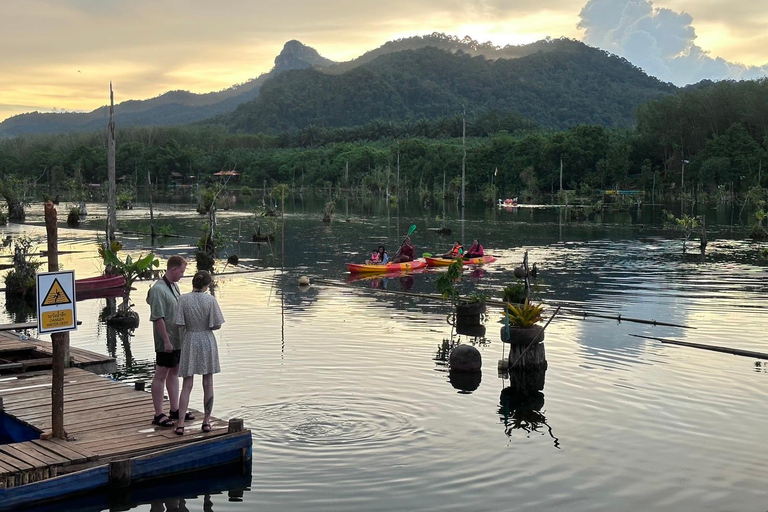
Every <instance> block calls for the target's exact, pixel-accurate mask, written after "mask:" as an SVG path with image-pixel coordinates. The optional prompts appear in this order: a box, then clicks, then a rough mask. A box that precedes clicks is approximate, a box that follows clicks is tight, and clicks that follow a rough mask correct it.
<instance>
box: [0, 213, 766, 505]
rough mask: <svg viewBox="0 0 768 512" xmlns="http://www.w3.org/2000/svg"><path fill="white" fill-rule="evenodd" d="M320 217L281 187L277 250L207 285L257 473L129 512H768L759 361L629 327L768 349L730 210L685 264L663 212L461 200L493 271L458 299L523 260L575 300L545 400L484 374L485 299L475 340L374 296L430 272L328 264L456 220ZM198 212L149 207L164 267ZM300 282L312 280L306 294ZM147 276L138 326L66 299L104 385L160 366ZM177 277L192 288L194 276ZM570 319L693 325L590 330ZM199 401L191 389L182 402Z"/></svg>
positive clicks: (715, 216)
mask: <svg viewBox="0 0 768 512" xmlns="http://www.w3.org/2000/svg"><path fill="white" fill-rule="evenodd" d="M321 208H322V205H320V207H319V208H318V207H317V206H316V205H311V204H306V203H303V202H302V201H301V200H300V198H295V199H294V198H292V199H291V200H290V201H288V202H287V204H286V210H287V211H288V214H287V216H286V221H285V238H284V243H283V239H282V237H281V226H280V225H274V226H272V225H270V224H269V223H268V221H267V220H261V229H262V232H268V231H272V230H274V231H276V233H277V237H276V244H273V246H270V245H268V244H261V245H256V244H253V243H240V244H237V243H234V242H233V243H231V244H229V246H228V247H227V249H226V250H225V251H223V252H222V256H223V257H224V258H225V257H226V256H228V255H231V254H238V256H239V258H240V265H238V267H236V268H234V269H233V268H232V267H231V266H230V267H228V268H227V269H226V271H227V272H229V271H230V270H241V271H242V270H256V269H261V271H260V272H252V273H248V274H242V275H236V276H229V275H227V276H221V277H219V278H218V281H219V286H218V288H217V290H216V295H217V297H218V299H219V302H220V303H221V306H222V309H223V311H224V314H225V316H226V319H227V322H226V323H225V324H224V327H223V328H222V330H221V331H219V333H218V335H217V336H218V339H219V344H220V355H221V362H222V369H223V372H222V373H221V374H219V375H217V376H216V380H215V382H216V390H217V391H216V405H215V410H214V414H215V415H216V416H218V417H221V418H229V417H242V418H244V419H245V422H246V425H247V427H248V428H250V429H251V430H252V432H253V442H254V450H253V452H254V458H253V466H252V477H251V478H247V479H246V480H245V481H244V480H243V478H239V479H238V478H237V477H229V479H228V478H221V479H218V480H217V479H215V478H207V479H204V481H206V482H207V483H208V484H209V486H201V484H200V483H199V480H198V481H192V482H191V483H190V484H189V485H186V486H185V485H184V483H183V481H182V483H181V484H177V485H175V486H169V487H168V488H167V490H164V489H165V488H163V489H161V490H160V491H159V492H160V493H161V495H163V494H162V493H165V496H166V498H167V499H166V500H165V502H155V503H153V504H151V503H149V501H150V499H151V498H150V497H145V499H144V500H143V501H142V499H141V498H139V499H136V500H135V501H134V502H133V506H134V507H135V509H137V510H163V509H164V508H169V509H173V507H174V506H178V505H179V504H178V503H177V502H176V498H178V497H184V499H185V506H186V507H187V508H188V509H189V510H210V509H213V510H216V511H230V510H231V511H246V510H248V511H250V510H260V511H267V510H281V511H282V510H297V511H299V510H306V511H310V510H313V511H314V510H340V511H358V510H369V511H371V510H382V511H383V510H441V511H445V510H457V511H458V510H467V509H470V510H482V511H492V510H503V509H508V508H512V507H514V508H516V509H522V510H530V509H533V507H539V509H540V510H563V511H566V510H567V511H574V510H575V511H582V510H601V511H602V510H605V511H608V510H610V511H614V510H627V511H636V510H675V511H686V510H691V511H694V510H695V511H701V510H712V511H724V510H765V509H766V507H768V490H766V487H765V466H766V463H767V462H768V446H767V445H766V443H765V442H764V438H765V429H766V424H768V409H766V407H765V403H766V401H768V368H767V367H766V366H764V365H765V364H768V362H761V361H758V360H755V359H751V358H745V357H737V356H733V355H727V354H721V353H715V352H709V351H703V350H697V349H692V348H684V347H676V346H671V345H664V344H661V343H659V342H657V341H652V340H645V339H639V338H634V337H630V336H629V334H641V335H648V336H656V337H662V338H671V339H676V340H684V341H690V342H696V343H705V344H712V345H718V346H727V347H733V348H741V349H746V350H754V351H762V352H768V346H766V345H768V344H767V343H766V341H765V340H766V337H765V332H766V331H768V314H767V311H766V307H767V306H768V297H767V296H766V293H765V290H766V284H767V283H768V273H767V272H766V268H767V265H766V262H765V261H761V260H759V259H758V256H757V253H758V248H759V247H761V246H762V247H765V246H766V244H763V245H760V244H753V243H751V241H749V240H748V239H746V238H744V237H745V235H746V233H747V229H746V228H744V227H743V226H739V225H732V224H733V221H732V218H731V214H730V212H716V211H714V210H713V211H712V212H707V220H708V227H709V239H710V243H709V247H708V250H707V254H706V256H704V257H701V256H700V255H699V254H698V252H697V253H695V254H692V255H688V256H683V255H682V253H681V247H682V242H681V241H680V239H679V238H678V237H677V235H676V234H673V233H670V232H667V231H664V230H662V229H660V228H659V221H658V219H659V218H660V215H661V209H660V208H658V209H654V208H651V207H648V208H645V209H644V210H643V211H642V212H637V211H632V212H624V213H616V214H610V215H606V216H605V217H604V218H603V221H604V222H603V223H600V224H585V223H580V224H579V223H569V222H564V221H562V219H561V214H560V212H559V211H558V210H551V209H532V208H520V209H518V210H516V211H511V212H507V211H498V210H495V209H479V208H478V209H476V210H472V211H470V212H468V213H467V215H466V218H467V220H466V222H465V223H464V224H463V230H464V239H465V240H466V239H470V240H471V238H474V237H478V238H479V239H480V240H481V242H482V243H483V245H484V246H485V247H486V250H487V252H489V253H491V254H494V255H497V256H498V261H497V262H496V263H495V264H493V265H491V266H489V267H488V268H486V269H483V270H480V271H476V272H473V273H469V272H467V273H465V275H466V277H465V279H464V280H463V282H462V283H461V285H460V286H461V289H462V291H464V292H468V291H471V290H473V289H479V290H482V291H485V292H486V293H488V294H490V295H493V296H494V297H496V298H500V297H501V291H500V290H501V288H502V287H503V286H504V285H506V284H508V283H509V282H510V280H511V279H512V278H511V270H512V269H513V268H514V267H515V266H517V265H518V264H519V263H520V261H521V260H522V258H523V255H524V252H525V251H526V250H527V251H529V258H530V261H531V262H537V264H538V268H539V277H538V279H537V288H538V293H539V296H540V297H541V298H542V299H543V300H544V301H545V302H546V303H547V304H549V306H548V308H547V310H548V313H552V312H553V311H554V309H555V308H554V305H562V306H563V307H564V308H568V309H567V310H566V309H563V310H561V313H560V314H559V315H558V316H557V317H556V318H555V319H554V320H553V321H552V323H551V324H550V326H549V327H548V329H547V335H546V343H545V346H546V351H547V359H548V362H549V368H548V370H547V371H546V375H545V384H544V387H543V389H542V390H541V391H540V392H539V390H537V389H530V388H528V389H522V388H521V386H520V384H519V382H516V381H515V379H512V380H510V379H509V377H508V376H504V377H501V376H499V375H498V373H497V370H496V365H497V360H498V359H499V358H500V357H503V354H504V346H503V344H502V343H501V342H500V341H499V338H498V328H499V326H500V324H499V319H500V310H499V309H498V308H497V309H493V308H491V309H490V310H489V315H488V320H487V323H486V326H487V328H488V334H487V337H486V338H467V337H465V336H452V330H451V326H450V325H449V324H447V323H446V315H447V314H448V313H449V311H450V308H449V306H448V305H446V304H444V303H441V302H435V301H432V300H429V299H426V298H421V297H407V296H403V295H399V294H396V293H386V292H385V291H383V289H384V288H386V290H388V291H395V292H398V291H410V292H415V293H430V294H432V293H435V285H434V281H435V276H436V274H435V273H432V272H422V273H419V274H416V275H413V276H410V277H394V278H389V279H386V280H381V279H364V280H353V279H351V278H350V277H349V275H348V274H347V273H346V269H345V267H344V262H346V261H360V260H362V259H364V258H365V257H366V255H367V253H368V252H369V251H370V250H371V249H373V248H374V247H375V246H376V245H378V244H379V243H385V244H386V245H387V246H388V247H389V248H390V250H391V252H392V253H393V252H394V249H395V247H396V246H397V244H398V241H399V240H400V239H402V237H403V236H404V235H405V233H406V232H407V230H408V227H409V226H410V225H411V224H416V225H417V231H416V233H415V234H414V235H413V236H412V239H413V241H414V243H415V244H416V247H417V252H419V253H421V252H423V251H430V252H438V251H442V250H446V249H447V247H448V246H449V245H450V241H451V240H452V239H454V238H461V230H462V224H461V223H460V222H458V221H457V220H456V218H455V215H456V214H455V212H452V213H451V212H449V219H448V222H447V224H446V225H447V226H448V227H450V228H451V229H453V232H454V234H453V235H452V236H451V237H441V236H438V235H437V234H436V233H435V232H433V231H430V230H429V229H428V228H435V227H439V226H440V223H439V222H438V221H437V220H435V218H436V215H437V214H438V213H440V212H437V211H434V210H433V211H426V212H424V211H422V210H420V209H416V208H414V207H410V208H409V207H408V206H406V205H401V207H400V211H399V212H398V211H397V210H389V211H387V210H385V209H383V207H382V206H381V205H379V204H375V203H365V204H361V203H351V202H350V203H348V204H345V203H343V202H342V203H337V208H336V211H337V216H336V219H335V220H334V222H333V223H331V224H330V225H325V224H323V223H322V222H321V221H320V217H321V215H320V213H318V212H319V211H320V209H321ZM190 209H191V208H190V207H187V206H180V205H165V206H163V207H162V211H163V213H162V214H161V220H160V223H161V224H165V223H168V224H172V225H173V226H174V230H175V232H176V233H178V234H180V235H187V236H189V237H190V238H168V239H165V240H164V241H163V242H162V243H163V246H160V247H157V248H156V251H155V252H156V254H158V255H159V256H160V257H161V258H165V257H167V256H168V255H170V254H175V253H181V254H185V255H187V256H189V257H192V254H193V251H192V249H191V248H190V244H194V243H195V240H194V239H193V238H191V237H197V236H199V233H198V229H199V225H200V224H201V222H202V217H200V216H198V215H197V214H195V213H193V212H192V213H190V212H189V211H188V210H190ZM61 210H62V211H65V210H66V209H65V208H63V207H62V208H61ZM90 213H91V216H90V217H89V220H88V221H87V222H86V223H84V225H83V227H82V229H78V230H71V229H67V228H65V227H60V229H59V236H60V250H62V251H84V252H77V253H72V254H66V255H61V256H60V262H61V263H62V266H63V268H66V269H74V270H75V271H76V273H77V276H78V277H85V276H90V275H96V274H97V273H99V272H100V268H101V264H100V262H99V261H98V259H97V258H95V244H96V240H97V236H98V233H97V230H101V229H102V224H103V217H104V213H105V212H104V209H103V208H99V207H98V206H91V207H90ZM41 214H42V207H41V205H33V206H32V210H31V215H30V218H29V219H28V223H27V224H24V225H10V226H8V227H5V228H0V232H1V233H2V238H5V236H6V235H8V234H11V235H12V236H16V235H17V234H18V233H26V234H28V235H29V236H31V237H33V238H35V239H38V240H40V246H39V248H40V249H45V241H44V238H43V234H44V228H42V227H41V225H42V220H41ZM61 216H62V217H64V216H65V215H64V214H63V213H62V214H61ZM147 218H148V212H147V210H146V209H143V208H137V209H134V210H132V211H128V212H119V216H118V222H119V225H120V227H121V228H122V229H126V230H133V231H139V230H140V229H142V226H146V225H147V223H148V220H147ZM347 220H348V221H347ZM219 221H220V226H221V227H222V230H223V231H224V232H225V233H226V234H227V235H228V236H230V237H236V235H237V231H238V228H239V229H240V230H241V233H242V234H243V236H244V239H245V240H247V239H250V234H251V233H253V231H254V228H253V220H252V216H250V215H249V214H248V213H247V212H220V216H219ZM737 222H738V220H737ZM457 235H459V236H457ZM673 237H674V238H673ZM121 239H123V240H124V242H125V243H126V246H127V248H128V249H129V252H130V253H132V254H135V255H138V254H139V253H141V252H142V251H146V250H147V247H148V245H149V240H148V238H147V237H142V236H140V235H126V236H121ZM694 245H695V244H694ZM694 248H697V245H695V247H694ZM7 254H9V252H8V250H7V249H6V250H5V252H4V253H2V255H7ZM3 261H5V260H3ZM224 263H225V259H222V261H220V262H219V263H217V267H218V269H219V271H221V270H223V268H224ZM276 267H277V268H276ZM193 268H194V263H192V265H191V267H190V271H188V274H190V275H191V273H192V272H191V270H193ZM301 275H308V276H310V277H312V278H314V279H315V280H316V282H315V284H313V285H312V287H310V288H309V289H308V290H305V291H302V290H301V289H300V288H299V286H298V278H299V276H301ZM149 285H150V283H148V282H139V283H137V285H136V288H137V290H136V291H135V292H134V293H133V295H132V297H133V302H134V304H135V309H136V310H137V311H138V312H139V313H140V315H141V319H142V323H141V325H140V327H139V328H138V329H136V330H135V332H133V333H132V334H131V335H130V336H129V335H125V334H120V333H115V332H114V331H113V330H112V329H108V328H107V327H105V326H104V324H102V323H100V322H98V320H97V318H98V316H99V313H100V312H101V310H102V308H103V307H104V306H105V303H104V301H103V300H91V301H84V302H80V303H78V316H79V318H80V319H81V320H83V325H82V326H81V327H80V329H79V330H78V331H76V332H74V333H72V336H71V338H72V344H73V345H74V346H78V347H82V348H86V349H90V350H94V351H97V352H101V353H105V352H108V353H110V354H113V355H115V356H116V357H117V358H118V363H119V373H118V375H117V378H119V379H121V380H125V381H127V382H130V381H133V380H136V379H140V378H147V377H148V376H149V375H151V371H152V358H153V352H152V350H153V348H152V346H153V345H152V336H151V325H150V323H149V321H148V318H149V311H148V306H147V305H146V303H145V301H144V297H145V296H146V290H147V288H148V286H149ZM181 286H182V289H183V290H189V289H190V288H191V282H190V280H189V279H186V280H184V281H182V282H181ZM580 311H588V312H592V313H601V314H607V315H614V316H615V315H619V314H620V315H622V316H624V317H634V318H644V319H649V320H650V319H655V320H658V321H664V322H670V323H675V324H681V325H687V326H691V327H695V328H696V329H682V328H676V327H654V326H651V325H644V324H637V323H629V322H617V321H616V320H600V319H594V318H592V319H583V317H582V316H580V315H579V314H578V312H580ZM3 314H4V315H5V316H4V317H3V318H2V321H4V322H5V321H10V320H11V317H10V316H9V315H8V314H6V313H2V314H0V316H2V315H3ZM33 334H34V333H33ZM446 339H447V340H449V341H452V342H454V343H458V342H460V343H471V344H475V345H476V346H477V347H478V348H479V350H480V351H481V353H482V356H483V362H484V365H483V372H482V379H481V381H480V382H479V384H478V383H477V382H474V383H472V382H470V383H464V384H462V383H461V382H459V380H458V379H457V378H456V376H455V375H451V374H450V373H449V371H448V368H447V367H446V365H445V363H444V362H442V361H440V360H436V355H437V350H438V346H439V345H441V344H442V343H443V340H446ZM454 386H457V387H458V388H461V387H462V386H463V387H464V389H465V390H462V389H457V387H454ZM475 386H476V389H473V390H471V391H466V389H472V388H475ZM201 402H202V398H201V389H200V383H199V382H198V383H197V388H196V389H195V393H194V394H193V398H192V405H193V406H194V407H197V408H199V407H200V404H201ZM148 421H149V418H148ZM209 487H210V488H209ZM243 488H245V490H244V491H243ZM156 492H158V491H156ZM205 492H207V493H209V494H208V495H207V496H206V495H203V494H202V493H205ZM240 494H242V497H240ZM139 496H141V495H139ZM105 507H106V505H104V504H103V503H102V504H99V503H92V504H90V505H87V506H86V505H83V508H82V509H83V510H99V509H103V508H105ZM66 508H67V507H66V506H64V507H63V509H66Z"/></svg>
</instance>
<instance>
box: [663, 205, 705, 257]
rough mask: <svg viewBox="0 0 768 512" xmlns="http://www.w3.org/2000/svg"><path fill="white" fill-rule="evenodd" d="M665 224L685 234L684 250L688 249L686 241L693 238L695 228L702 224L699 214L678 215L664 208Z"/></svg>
mask: <svg viewBox="0 0 768 512" xmlns="http://www.w3.org/2000/svg"><path fill="white" fill-rule="evenodd" d="M664 225H665V226H666V227H673V228H676V229H677V230H678V231H681V232H682V233H683V235H684V237H685V238H684V239H683V252H685V249H686V243H687V242H688V239H689V238H691V234H692V233H693V231H694V230H695V229H697V228H698V227H699V226H701V217H700V216H698V215H693V216H692V215H688V214H687V213H684V214H682V215H681V216H680V217H676V216H675V215H674V214H673V213H671V212H668V211H666V210H664Z"/></svg>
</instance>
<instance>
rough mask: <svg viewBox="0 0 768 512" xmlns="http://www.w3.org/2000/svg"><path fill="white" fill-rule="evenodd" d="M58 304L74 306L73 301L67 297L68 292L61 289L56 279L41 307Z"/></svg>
mask: <svg viewBox="0 0 768 512" xmlns="http://www.w3.org/2000/svg"><path fill="white" fill-rule="evenodd" d="M58 304H72V301H71V300H70V299H69V297H67V292H65V291H64V288H62V287H61V283H59V280H58V279H54V280H53V284H52V285H51V289H50V290H48V294H47V295H46V296H45V300H43V303H42V304H41V306H56V305H58Z"/></svg>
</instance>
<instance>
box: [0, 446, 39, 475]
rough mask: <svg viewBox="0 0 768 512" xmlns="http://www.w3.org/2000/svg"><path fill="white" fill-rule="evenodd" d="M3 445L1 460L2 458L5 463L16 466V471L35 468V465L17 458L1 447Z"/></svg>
mask: <svg viewBox="0 0 768 512" xmlns="http://www.w3.org/2000/svg"><path fill="white" fill-rule="evenodd" d="M2 446H4V445H0V460H2V461H3V463H4V464H5V465H7V466H11V467H13V468H16V471H32V470H33V469H34V468H35V466H34V465H32V464H29V463H27V462H25V461H23V460H20V459H18V458H16V457H15V456H14V455H13V454H10V453H8V452H6V451H5V450H3V449H1V448H2Z"/></svg>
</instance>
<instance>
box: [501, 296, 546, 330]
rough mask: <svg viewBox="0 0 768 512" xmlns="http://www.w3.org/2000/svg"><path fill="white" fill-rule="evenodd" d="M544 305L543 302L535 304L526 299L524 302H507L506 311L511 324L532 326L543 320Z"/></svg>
mask: <svg viewBox="0 0 768 512" xmlns="http://www.w3.org/2000/svg"><path fill="white" fill-rule="evenodd" d="M543 312H544V307H543V306H542V305H541V304H536V305H534V304H533V303H532V302H531V301H529V300H526V301H525V303H524V304H507V312H506V313H505V314H506V316H507V318H508V319H509V324H510V325H514V326H517V327H531V326H532V325H534V324H535V323H536V322H541V321H542V320H543V317H542V313H543Z"/></svg>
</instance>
